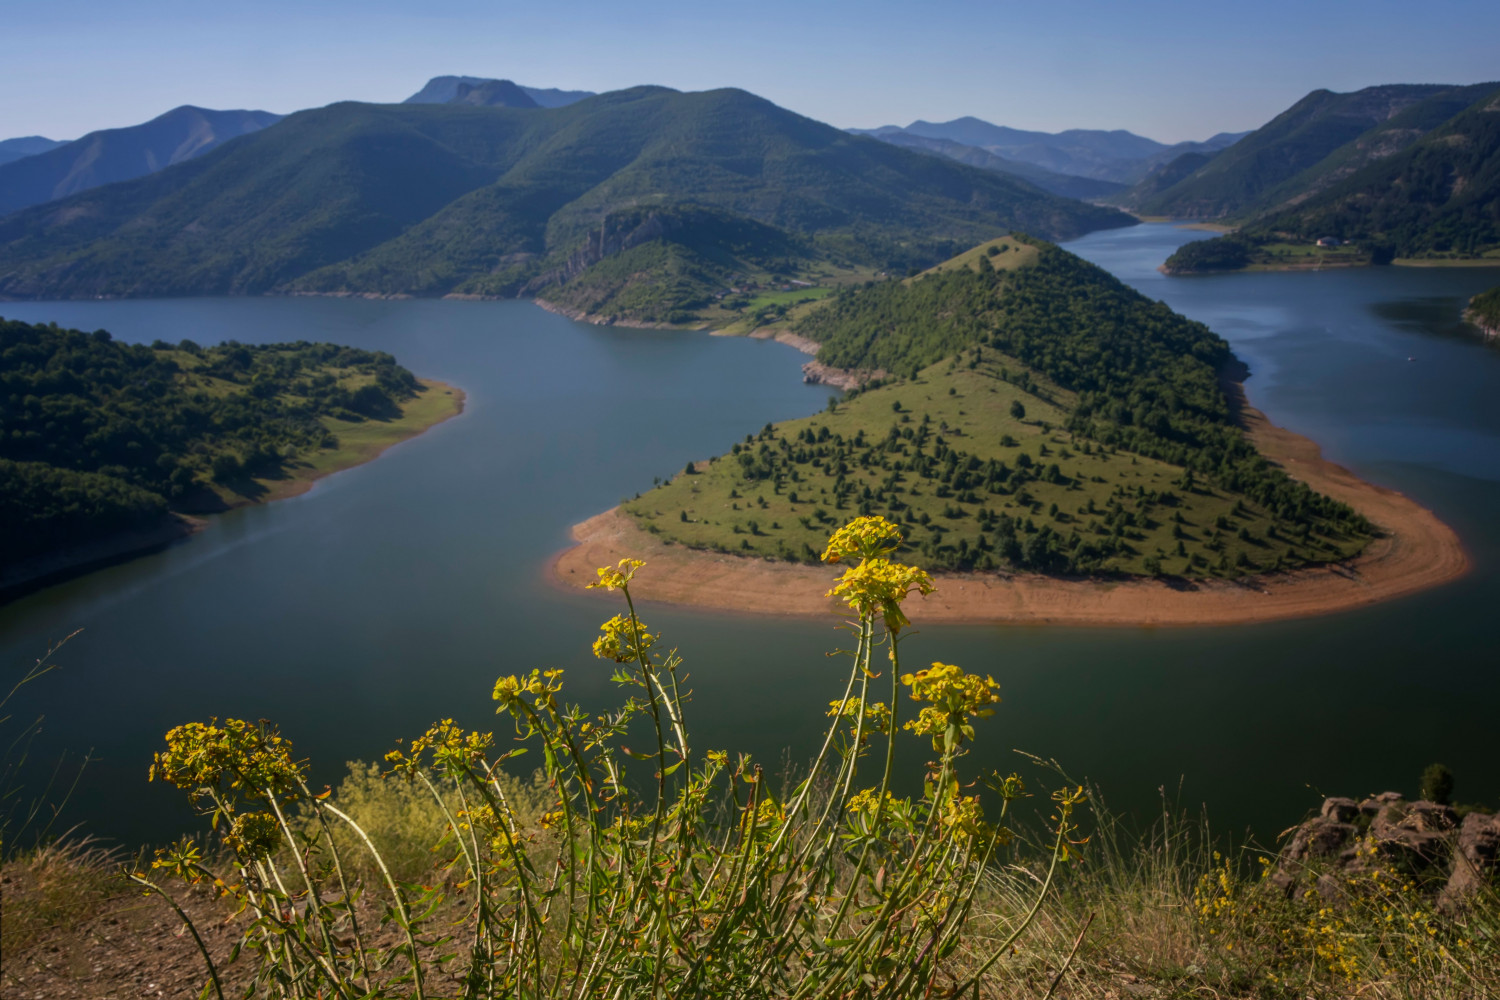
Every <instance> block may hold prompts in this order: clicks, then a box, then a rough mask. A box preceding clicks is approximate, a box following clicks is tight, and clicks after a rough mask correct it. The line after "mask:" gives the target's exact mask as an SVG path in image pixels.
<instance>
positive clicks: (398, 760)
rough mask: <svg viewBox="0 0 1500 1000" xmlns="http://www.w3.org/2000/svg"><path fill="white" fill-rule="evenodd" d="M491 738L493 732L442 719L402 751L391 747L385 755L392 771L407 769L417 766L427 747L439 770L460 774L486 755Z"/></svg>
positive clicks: (413, 768)
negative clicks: (475, 730)
mask: <svg viewBox="0 0 1500 1000" xmlns="http://www.w3.org/2000/svg"><path fill="white" fill-rule="evenodd" d="M494 742H495V736H494V734H493V733H480V732H470V731H468V730H466V729H464V728H463V727H462V726H457V725H454V723H453V720H452V719H443V720H442V721H441V722H436V723H433V725H431V726H430V727H428V729H427V732H425V733H423V734H422V735H421V736H418V737H417V738H416V739H414V740H412V741H411V746H409V747H408V748H407V749H406V750H405V751H402V750H392V751H391V752H390V753H388V754H386V755H385V759H386V761H387V763H389V764H390V765H391V770H392V771H407V772H410V771H414V770H416V769H417V768H418V767H420V766H421V762H422V757H423V756H424V755H425V754H426V752H427V751H428V750H431V751H432V762H433V765H434V766H436V767H437V768H438V769H439V770H442V771H445V772H447V773H449V774H463V773H466V772H467V771H468V770H469V769H470V768H472V767H474V766H475V765H476V764H479V763H480V762H481V761H483V760H484V759H485V757H486V756H488V754H489V749H490V746H491V745H492V744H493V743H494Z"/></svg>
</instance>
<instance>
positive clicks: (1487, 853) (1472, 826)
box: [1438, 813, 1500, 912]
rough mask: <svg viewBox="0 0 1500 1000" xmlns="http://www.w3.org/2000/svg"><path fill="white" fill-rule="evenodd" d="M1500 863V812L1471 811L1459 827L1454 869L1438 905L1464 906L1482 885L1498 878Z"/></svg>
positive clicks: (1450, 907) (1448, 908)
mask: <svg viewBox="0 0 1500 1000" xmlns="http://www.w3.org/2000/svg"><path fill="white" fill-rule="evenodd" d="M1497 862H1500V814H1497V815H1494V816H1486V815H1484V814H1483V813H1469V815H1467V816H1465V817H1464V821H1463V824H1462V825H1461V826H1459V828H1458V837H1457V839H1456V843H1455V845H1454V848H1453V871H1452V874H1450V875H1449V876H1448V884H1447V885H1445V886H1443V891H1442V893H1441V894H1440V895H1439V896H1438V908H1439V909H1442V910H1445V911H1448V912H1451V911H1453V910H1457V909H1461V908H1462V907H1463V905H1464V904H1465V903H1466V902H1468V900H1469V899H1470V898H1471V897H1472V896H1473V895H1474V894H1475V893H1476V892H1478V891H1479V890H1480V889H1481V888H1482V887H1484V886H1485V885H1488V884H1490V883H1492V882H1493V881H1494V878H1495V868H1496V864H1497Z"/></svg>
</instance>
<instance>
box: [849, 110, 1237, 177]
mask: <svg viewBox="0 0 1500 1000" xmlns="http://www.w3.org/2000/svg"><path fill="white" fill-rule="evenodd" d="M851 131H857V132H859V133H860V134H862V135H871V136H874V137H875V138H878V139H886V140H887V141H890V140H892V139H893V138H894V137H896V136H918V137H921V138H923V139H936V140H943V141H946V142H951V143H959V144H961V145H963V146H969V147H973V148H977V149H981V150H984V151H985V152H988V153H991V154H994V155H996V156H999V157H1002V158H1003V159H1006V160H1010V161H1013V162H1018V163H1025V164H1030V165H1032V166H1035V167H1040V168H1042V169H1044V170H1047V171H1050V172H1051V173H1053V174H1063V175H1070V176H1075V177H1085V178H1089V179H1091V180H1096V181H1107V182H1109V183H1112V184H1118V185H1128V184H1134V183H1136V182H1137V181H1139V180H1141V179H1142V178H1144V177H1146V176H1147V175H1148V174H1150V173H1151V172H1153V171H1154V170H1157V169H1159V168H1160V167H1162V166H1164V165H1165V164H1167V163H1169V162H1171V161H1172V160H1174V159H1176V158H1177V157H1179V156H1182V155H1184V154H1188V153H1215V152H1218V151H1219V150H1221V149H1225V148H1227V147H1229V146H1231V145H1233V144H1234V143H1235V142H1236V141H1238V140H1239V139H1240V138H1241V137H1243V136H1244V135H1247V134H1248V133H1244V132H1240V133H1229V132H1221V133H1219V134H1218V135H1215V136H1213V137H1212V138H1210V139H1208V140H1206V141H1204V142H1179V143H1176V144H1175V145H1168V144H1166V143H1162V142H1157V141H1156V140H1155V139H1148V138H1146V137H1145V136H1140V135H1136V134H1135V133H1133V132H1127V131H1125V130H1124V129H1114V130H1111V131H1104V130H1100V129H1068V130H1067V131H1064V132H1056V133H1054V132H1032V131H1026V130H1024V129H1015V128H1009V127H1006V126H1004V125H993V124H991V123H989V122H987V121H983V120H981V119H979V118H972V117H965V118H955V119H954V120H952V121H948V122H927V121H920V120H919V121H914V122H912V123H911V124H910V125H907V126H906V127H904V128H902V127H899V126H896V125H886V126H882V127H881V128H877V129H862V130H861V129H854V130H851Z"/></svg>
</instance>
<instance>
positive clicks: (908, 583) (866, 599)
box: [826, 559, 936, 632]
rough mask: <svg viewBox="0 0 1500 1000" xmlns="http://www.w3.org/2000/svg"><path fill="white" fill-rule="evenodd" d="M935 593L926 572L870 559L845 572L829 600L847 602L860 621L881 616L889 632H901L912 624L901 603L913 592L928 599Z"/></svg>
mask: <svg viewBox="0 0 1500 1000" xmlns="http://www.w3.org/2000/svg"><path fill="white" fill-rule="evenodd" d="M935 589H936V588H935V587H934V586H933V584H932V577H930V576H928V575H927V573H926V571H925V570H920V569H917V567H915V566H907V565H905V564H903V563H897V562H891V561H890V560H889V559H866V560H864V561H863V562H861V563H860V564H859V565H858V566H851V567H850V568H849V569H846V570H844V575H843V576H841V577H839V581H838V583H836V584H834V587H833V589H832V590H830V591H829V592H828V594H827V595H826V596H828V597H841V598H843V599H844V603H845V604H847V605H849V609H850V610H851V611H853V612H854V613H855V614H857V615H859V616H860V617H864V616H865V615H870V614H876V613H878V614H880V615H881V617H882V618H884V619H885V627H886V628H888V629H890V630H891V631H892V632H899V631H901V630H902V629H903V628H905V627H906V626H908V625H910V624H911V621H910V620H909V619H908V618H907V617H906V615H904V614H902V613H901V602H902V601H904V600H906V598H907V595H908V594H910V593H911V592H912V591H916V592H917V593H920V594H922V595H924V596H925V595H927V594H930V593H932V592H933V590H935Z"/></svg>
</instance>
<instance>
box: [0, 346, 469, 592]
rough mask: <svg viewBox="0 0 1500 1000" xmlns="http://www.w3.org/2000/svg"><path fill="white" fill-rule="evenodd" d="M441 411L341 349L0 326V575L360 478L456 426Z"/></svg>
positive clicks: (405, 380)
mask: <svg viewBox="0 0 1500 1000" xmlns="http://www.w3.org/2000/svg"><path fill="white" fill-rule="evenodd" d="M439 395H441V394H440V393H437V392H432V391H430V390H428V389H427V388H426V387H424V386H423V385H422V384H421V383H419V382H418V381H417V379H416V378H415V377H414V376H413V375H412V374H411V372H409V371H407V370H406V369H404V368H402V367H400V366H399V365H397V364H396V362H395V360H394V359H393V358H392V357H391V356H390V355H388V354H382V353H375V352H370V351H362V350H357V349H354V348H349V347H338V346H335V345H333V344H309V343H305V342H302V343H295V344H270V345H265V346H258V347H251V346H247V345H243V344H237V343H234V342H229V343H225V344H221V345H218V346H216V347H199V346H197V345H196V344H193V343H192V342H190V341H184V342H182V343H181V344H178V345H176V346H171V345H168V344H165V343H162V342H157V343H156V344H154V345H152V346H150V347H146V346H141V345H131V344H123V343H120V342H118V341H115V340H113V339H112V338H111V337H110V335H109V334H108V333H107V332H105V331H103V330H99V331H96V332H94V333H82V332H80V331H77V330H63V329H59V328H58V327H56V326H35V325H31V324H28V323H21V322H16V321H6V320H3V319H0V426H3V427H4V428H5V433H4V434H3V435H0V554H3V556H4V558H3V559H0V571H3V570H6V569H10V568H12V566H13V564H15V563H17V562H18V561H20V560H23V559H28V558H30V557H33V556H38V555H45V554H47V553H49V552H52V551H54V550H56V549H59V548H61V547H64V546H71V545H78V544H85V543H89V542H93V541H97V540H100V539H102V538H105V537H107V536H109V535H112V534H114V533H116V532H119V531H122V530H127V529H132V528H144V527H148V526H150V525H153V524H155V523H158V522H160V521H161V520H162V519H163V518H165V517H166V516H167V512H168V511H169V510H179V511H205V510H215V509H222V508H224V507H226V506H232V505H235V504H238V503H244V502H247V501H251V500H255V499H259V498H261V497H263V496H266V495H268V494H271V493H274V492H276V491H277V487H278V485H280V484H283V483H287V482H289V481H291V480H295V479H297V478H307V477H308V476H310V475H313V474H316V473H319V472H323V471H328V470H330V469H331V468H337V467H341V466H343V465H350V464H354V461H357V460H360V459H359V458H358V457H354V453H355V452H356V451H358V450H360V449H361V447H362V446H363V445H364V444H366V443H374V442H376V441H377V440H383V443H385V444H389V443H391V440H394V439H399V437H400V436H401V434H399V433H393V431H395V430H404V431H406V432H407V433H409V432H410V431H411V430H413V429H416V424H418V423H422V422H423V421H425V423H432V422H434V421H435V420H436V419H440V418H441V416H444V415H447V413H446V411H451V409H452V407H453V403H452V400H451V398H450V399H449V400H447V401H443V400H439V399H437V398H436V397H438V396H439ZM421 397H426V398H421ZM408 425H411V426H408ZM423 425H424V426H425V424H423ZM387 438H389V439H387ZM3 575H4V574H3V572H0V576H3Z"/></svg>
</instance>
